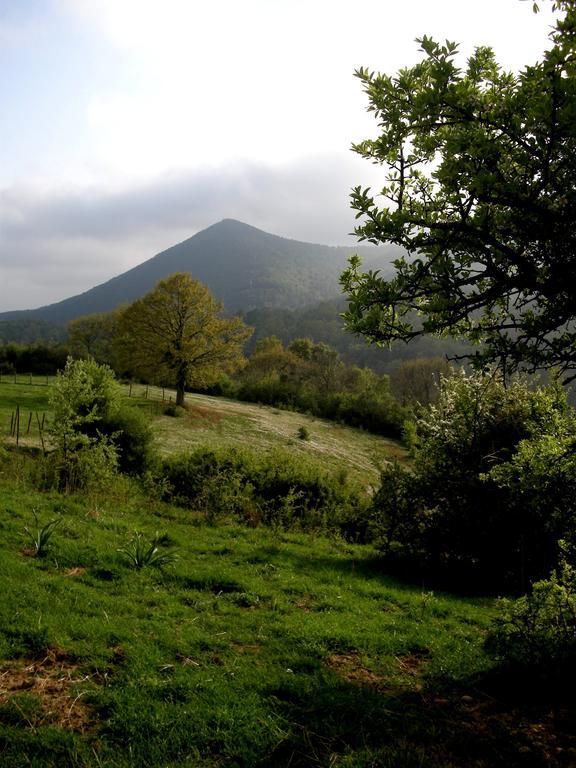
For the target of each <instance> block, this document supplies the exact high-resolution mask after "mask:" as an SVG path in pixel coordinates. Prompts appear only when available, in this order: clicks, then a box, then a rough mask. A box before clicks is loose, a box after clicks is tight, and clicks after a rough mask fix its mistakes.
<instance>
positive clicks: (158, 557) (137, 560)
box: [118, 532, 176, 570]
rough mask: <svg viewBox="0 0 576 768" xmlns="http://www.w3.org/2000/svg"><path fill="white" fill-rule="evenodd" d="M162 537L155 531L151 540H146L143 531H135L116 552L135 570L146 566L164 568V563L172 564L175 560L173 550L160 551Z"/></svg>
mask: <svg viewBox="0 0 576 768" xmlns="http://www.w3.org/2000/svg"><path fill="white" fill-rule="evenodd" d="M164 538H165V537H163V536H160V535H159V534H158V533H157V534H156V535H155V536H154V538H153V539H152V540H151V541H147V540H146V539H145V538H144V534H143V533H140V532H137V533H135V534H134V535H133V536H132V537H131V540H130V542H129V543H128V544H127V545H126V546H125V547H122V548H121V549H119V550H118V552H120V554H122V555H123V556H124V557H125V559H126V560H127V561H128V563H129V564H130V565H131V566H132V567H133V568H136V570H141V569H142V568H147V567H148V566H151V567H153V568H164V567H165V566H166V565H172V563H174V562H175V560H176V554H175V553H174V552H162V550H161V549H160V546H161V544H162V543H163V540H164Z"/></svg>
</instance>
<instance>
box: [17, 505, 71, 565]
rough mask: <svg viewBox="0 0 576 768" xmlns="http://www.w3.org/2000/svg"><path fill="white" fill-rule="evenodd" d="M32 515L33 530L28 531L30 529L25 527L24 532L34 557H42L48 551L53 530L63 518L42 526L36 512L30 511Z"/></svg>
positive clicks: (57, 518)
mask: <svg viewBox="0 0 576 768" xmlns="http://www.w3.org/2000/svg"><path fill="white" fill-rule="evenodd" d="M32 514H33V515H34V522H35V526H36V527H35V528H34V529H33V530H30V528H28V526H26V527H25V528H24V530H25V531H26V533H27V535H28V538H29V539H30V542H31V544H32V549H33V554H34V557H43V556H44V555H45V554H46V552H47V551H48V542H49V541H50V539H51V538H52V534H53V533H54V530H55V529H56V528H57V526H59V525H60V523H61V522H62V520H63V518H62V517H56V518H54V519H52V520H49V521H48V522H47V523H45V524H44V525H40V522H39V520H38V515H37V513H36V510H32Z"/></svg>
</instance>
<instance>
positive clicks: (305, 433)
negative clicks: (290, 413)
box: [298, 425, 310, 440]
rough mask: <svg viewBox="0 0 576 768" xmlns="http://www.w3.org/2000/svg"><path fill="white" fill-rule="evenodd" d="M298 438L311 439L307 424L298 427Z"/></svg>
mask: <svg viewBox="0 0 576 768" xmlns="http://www.w3.org/2000/svg"><path fill="white" fill-rule="evenodd" d="M298 439H299V440H310V430H309V429H308V427H306V426H304V425H303V426H301V427H298Z"/></svg>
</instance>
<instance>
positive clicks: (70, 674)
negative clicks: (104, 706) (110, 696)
mask: <svg viewBox="0 0 576 768" xmlns="http://www.w3.org/2000/svg"><path fill="white" fill-rule="evenodd" d="M89 679H90V676H89V675H83V674H82V673H81V672H80V665H79V664H78V663H77V662H76V661H74V660H73V659H72V658H71V657H70V656H69V654H68V653H67V652H66V650H64V649H62V648H58V647H56V646H53V647H50V648H49V649H48V650H47V651H46V655H45V656H44V658H42V659H41V660H31V659H14V660H10V661H4V662H0V705H9V704H11V703H14V704H15V708H16V709H17V708H18V705H17V697H18V696H19V695H22V694H28V695H30V696H33V697H34V698H35V699H36V700H37V701H38V702H39V705H40V714H39V716H36V718H35V722H34V725H41V724H45V723H50V724H56V725H58V726H60V727H61V728H66V729H69V730H72V731H80V732H84V731H86V730H87V729H88V727H89V724H90V722H91V721H92V719H93V718H92V710H91V707H90V705H89V704H87V703H86V700H85V698H84V695H85V693H86V691H79V690H78V686H79V685H81V684H82V683H86V682H87V681H88V680H89ZM23 719H24V720H25V719H26V718H23ZM30 724H31V725H32V723H30Z"/></svg>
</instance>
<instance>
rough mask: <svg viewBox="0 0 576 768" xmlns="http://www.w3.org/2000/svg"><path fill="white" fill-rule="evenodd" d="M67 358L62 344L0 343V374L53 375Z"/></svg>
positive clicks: (0, 324)
mask: <svg viewBox="0 0 576 768" xmlns="http://www.w3.org/2000/svg"><path fill="white" fill-rule="evenodd" d="M2 325H3V324H2V323H0V340H1V338H2ZM67 356H68V350H67V348H66V347H65V346H64V345H62V344H54V343H52V344H49V343H40V342H36V343H30V344H28V345H26V344H14V343H12V344H1V343H0V374H8V375H9V374H11V373H12V374H14V373H20V374H22V373H25V374H34V375H44V376H45V375H53V374H55V373H56V372H57V371H59V370H61V369H62V368H64V366H65V364H66V358H67Z"/></svg>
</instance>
